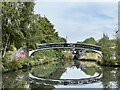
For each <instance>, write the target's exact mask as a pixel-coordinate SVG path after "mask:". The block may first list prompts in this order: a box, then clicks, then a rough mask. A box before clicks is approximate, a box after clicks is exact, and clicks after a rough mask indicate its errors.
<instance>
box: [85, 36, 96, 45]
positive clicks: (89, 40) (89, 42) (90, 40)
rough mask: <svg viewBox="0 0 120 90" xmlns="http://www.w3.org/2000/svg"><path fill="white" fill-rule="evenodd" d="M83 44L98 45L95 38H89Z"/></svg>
mask: <svg viewBox="0 0 120 90" xmlns="http://www.w3.org/2000/svg"><path fill="white" fill-rule="evenodd" d="M83 43H87V44H94V45H95V44H97V42H96V41H95V39H94V38H93V37H90V38H87V39H85V40H84V41H83Z"/></svg>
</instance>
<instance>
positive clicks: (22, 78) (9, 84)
mask: <svg viewBox="0 0 120 90" xmlns="http://www.w3.org/2000/svg"><path fill="white" fill-rule="evenodd" d="M63 63H64V64H63ZM54 64H55V65H54ZM53 65H54V66H53ZM51 66H53V68H50V67H51ZM72 66H75V67H76V68H77V69H81V70H82V71H83V72H84V73H85V74H86V75H91V76H93V75H94V74H95V73H103V76H102V80H101V82H98V83H99V84H101V85H102V87H103V88H120V68H112V67H95V66H93V67H88V66H87V65H85V64H84V65H83V64H82V62H80V61H65V62H62V63H60V62H59V63H58V62H55V63H50V64H48V65H43V66H36V67H33V68H32V69H30V70H18V71H16V72H10V73H6V74H3V87H2V88H35V89H38V90H39V89H40V88H41V90H44V89H45V90H46V88H49V90H53V89H54V88H55V87H54V85H44V83H43V84H40V83H38V82H31V81H29V79H28V73H29V72H34V73H35V72H36V74H41V73H42V72H43V71H42V69H44V70H45V71H44V72H47V74H46V73H44V74H45V75H48V76H47V77H48V78H54V79H59V78H60V77H61V75H62V74H63V73H64V72H65V70H66V68H67V67H72ZM42 67H43V68H42ZM99 68H101V69H100V70H99ZM40 69H41V70H40ZM50 70H51V71H52V72H51V71H50ZM40 71H41V72H40ZM38 72H39V73H38ZM73 75H74V74H73ZM95 83H96V82H95ZM95 83H94V84H95ZM88 86H90V87H91V84H88ZM80 87H81V85H79V88H80ZM82 87H83V86H82ZM84 87H86V85H84ZM68 88H69V87H68ZM98 88H99V86H98ZM100 88H101V87H100Z"/></svg>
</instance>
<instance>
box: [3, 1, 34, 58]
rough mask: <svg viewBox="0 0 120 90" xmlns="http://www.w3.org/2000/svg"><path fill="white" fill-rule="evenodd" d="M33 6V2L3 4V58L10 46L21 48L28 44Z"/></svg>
mask: <svg viewBox="0 0 120 90" xmlns="http://www.w3.org/2000/svg"><path fill="white" fill-rule="evenodd" d="M33 6H34V3H33V2H2V31H3V32H2V40H3V42H2V43H3V57H4V56H5V53H6V49H9V48H10V45H14V46H16V47H17V48H20V47H21V46H24V44H27V43H28V38H29V37H30V33H29V29H30V28H28V26H29V25H30V23H31V21H32V19H31V17H32V13H33ZM26 11H27V13H26ZM26 40H27V43H26Z"/></svg>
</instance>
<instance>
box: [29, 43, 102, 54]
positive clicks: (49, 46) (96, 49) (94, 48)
mask: <svg viewBox="0 0 120 90" xmlns="http://www.w3.org/2000/svg"><path fill="white" fill-rule="evenodd" d="M65 48H68V49H81V50H85V51H93V52H96V53H98V54H100V56H102V52H101V47H100V46H98V45H92V44H86V43H44V44H39V45H38V46H37V49H36V50H32V51H29V56H31V55H32V54H33V53H35V52H37V51H40V50H49V49H65Z"/></svg>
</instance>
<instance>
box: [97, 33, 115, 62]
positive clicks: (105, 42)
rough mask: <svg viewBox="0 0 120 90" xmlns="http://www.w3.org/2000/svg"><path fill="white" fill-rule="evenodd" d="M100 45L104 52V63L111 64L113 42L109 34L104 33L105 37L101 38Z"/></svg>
mask: <svg viewBox="0 0 120 90" xmlns="http://www.w3.org/2000/svg"><path fill="white" fill-rule="evenodd" d="M98 45H100V46H101V51H102V54H103V60H102V63H103V64H110V62H111V60H110V57H111V55H112V53H113V52H111V48H110V46H111V44H110V40H109V37H108V36H107V35H105V34H103V37H102V38H101V39H100V40H99V42H98Z"/></svg>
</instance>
